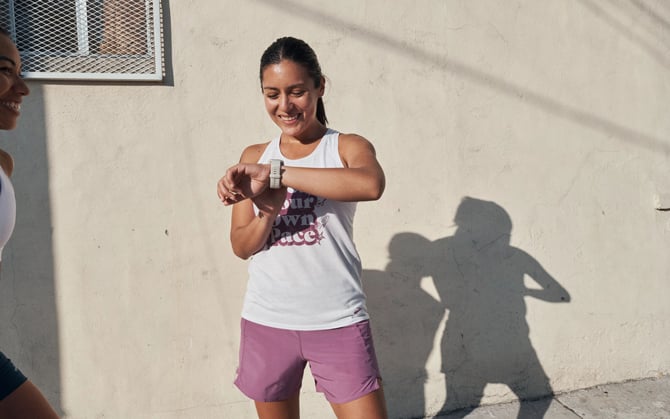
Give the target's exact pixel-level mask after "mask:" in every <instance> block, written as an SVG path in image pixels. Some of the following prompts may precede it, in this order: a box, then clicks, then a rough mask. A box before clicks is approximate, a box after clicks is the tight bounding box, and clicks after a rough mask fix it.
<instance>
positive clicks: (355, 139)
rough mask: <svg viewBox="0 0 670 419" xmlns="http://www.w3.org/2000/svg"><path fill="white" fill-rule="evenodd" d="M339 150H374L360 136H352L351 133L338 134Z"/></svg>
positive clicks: (368, 142)
mask: <svg viewBox="0 0 670 419" xmlns="http://www.w3.org/2000/svg"><path fill="white" fill-rule="evenodd" d="M338 142H339V148H340V150H341V151H342V150H347V149H350V148H354V149H358V148H365V149H371V150H374V146H373V145H372V143H371V142H370V141H369V140H368V139H367V138H365V137H363V136H362V135H358V134H353V133H348V134H345V133H340V134H339V139H338Z"/></svg>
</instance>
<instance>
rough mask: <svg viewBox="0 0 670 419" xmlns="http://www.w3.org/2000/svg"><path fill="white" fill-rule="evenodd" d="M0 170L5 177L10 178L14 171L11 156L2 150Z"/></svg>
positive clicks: (0, 151)
mask: <svg viewBox="0 0 670 419" xmlns="http://www.w3.org/2000/svg"><path fill="white" fill-rule="evenodd" d="M0 168H2V170H4V171H5V173H6V174H7V176H12V172H13V171H14V159H12V156H11V155H10V154H9V153H8V152H6V151H4V150H0Z"/></svg>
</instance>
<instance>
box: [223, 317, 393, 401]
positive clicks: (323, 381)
mask: <svg viewBox="0 0 670 419" xmlns="http://www.w3.org/2000/svg"><path fill="white" fill-rule="evenodd" d="M307 363H309V367H310V370H311V372H312V376H313V377H314V382H315V384H316V390H317V391H318V392H320V393H324V394H325V396H326V399H327V400H328V401H329V402H331V403H338V404H339V403H347V402H350V401H352V400H356V399H358V398H360V397H363V396H365V395H366V394H368V393H371V392H373V391H375V390H377V389H379V387H380V379H381V377H380V374H379V367H378V365H377V358H376V356H375V349H374V345H373V343H372V333H371V331H370V322H369V321H367V320H365V321H362V322H359V323H355V324H352V325H351V326H346V327H341V328H337V329H329V330H310V331H301V330H286V329H276V328H273V327H268V326H263V325H260V324H257V323H253V322H250V321H248V320H245V319H242V338H241V340H240V360H239V367H238V369H237V379H236V380H235V385H236V386H237V387H238V388H239V389H240V390H241V391H242V393H244V394H245V395H246V396H247V397H249V398H251V399H252V400H255V401H260V402H275V401H282V400H287V399H289V398H291V397H292V396H294V395H295V394H296V393H297V392H298V391H299V390H300V386H301V385H302V377H303V372H304V370H305V365H306V364H307Z"/></svg>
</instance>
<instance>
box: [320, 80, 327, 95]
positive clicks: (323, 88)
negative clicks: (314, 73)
mask: <svg viewBox="0 0 670 419" xmlns="http://www.w3.org/2000/svg"><path fill="white" fill-rule="evenodd" d="M325 92H326V78H325V77H323V76H321V85H320V86H319V97H321V96H323V94H324V93H325Z"/></svg>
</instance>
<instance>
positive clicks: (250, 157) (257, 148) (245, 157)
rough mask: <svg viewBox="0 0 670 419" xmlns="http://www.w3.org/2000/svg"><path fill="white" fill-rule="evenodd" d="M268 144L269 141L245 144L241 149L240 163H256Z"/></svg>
mask: <svg viewBox="0 0 670 419" xmlns="http://www.w3.org/2000/svg"><path fill="white" fill-rule="evenodd" d="M269 144H270V141H268V142H265V143H259V144H252V145H250V146H247V148H245V149H244V151H242V156H241V157H240V163H256V162H257V161H258V160H259V159H260V158H261V156H262V155H263V153H264V152H265V149H266V148H267V147H268V145H269Z"/></svg>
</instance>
